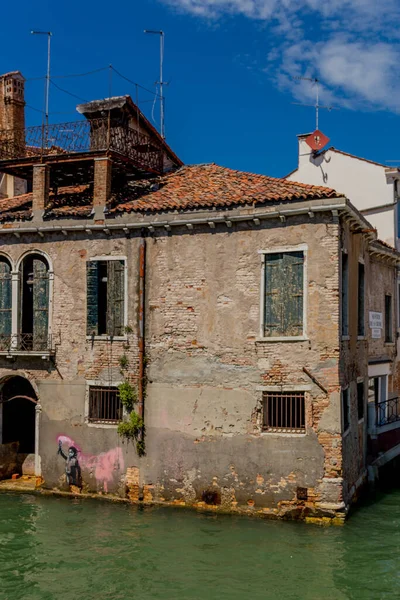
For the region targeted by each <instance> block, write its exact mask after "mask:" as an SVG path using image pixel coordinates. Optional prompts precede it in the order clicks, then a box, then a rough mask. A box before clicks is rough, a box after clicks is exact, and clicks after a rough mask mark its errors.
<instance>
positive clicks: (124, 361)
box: [119, 354, 129, 370]
mask: <svg viewBox="0 0 400 600" xmlns="http://www.w3.org/2000/svg"><path fill="white" fill-rule="evenodd" d="M128 365H129V360H128V357H127V355H126V354H123V355H122V356H120V359H119V366H120V367H121V369H122V370H125V369H126V368H127V367H128Z"/></svg>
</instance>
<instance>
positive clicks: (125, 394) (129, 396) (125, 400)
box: [118, 381, 137, 411]
mask: <svg viewBox="0 0 400 600" xmlns="http://www.w3.org/2000/svg"><path fill="white" fill-rule="evenodd" d="M118 391H119V397H120V399H121V402H122V404H123V406H125V408H126V410H128V411H130V410H132V408H133V405H134V404H135V403H136V402H137V390H136V389H135V388H134V387H132V386H131V384H130V383H129V381H124V382H123V383H121V384H120V385H119V386H118Z"/></svg>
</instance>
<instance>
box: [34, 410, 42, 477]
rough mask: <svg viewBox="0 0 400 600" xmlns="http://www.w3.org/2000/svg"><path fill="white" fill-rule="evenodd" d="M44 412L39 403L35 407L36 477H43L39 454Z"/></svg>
mask: <svg viewBox="0 0 400 600" xmlns="http://www.w3.org/2000/svg"><path fill="white" fill-rule="evenodd" d="M41 412H42V407H41V405H40V403H39V402H38V403H37V404H36V406H35V476H36V477H41V476H42V466H41V464H40V454H39V447H40V446H39V434H40V413H41Z"/></svg>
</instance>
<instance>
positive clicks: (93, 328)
mask: <svg viewBox="0 0 400 600" xmlns="http://www.w3.org/2000/svg"><path fill="white" fill-rule="evenodd" d="M98 290H99V263H98V262H97V261H96V260H91V261H88V262H87V263H86V297H87V312H86V334H87V335H98V332H99V300H98Z"/></svg>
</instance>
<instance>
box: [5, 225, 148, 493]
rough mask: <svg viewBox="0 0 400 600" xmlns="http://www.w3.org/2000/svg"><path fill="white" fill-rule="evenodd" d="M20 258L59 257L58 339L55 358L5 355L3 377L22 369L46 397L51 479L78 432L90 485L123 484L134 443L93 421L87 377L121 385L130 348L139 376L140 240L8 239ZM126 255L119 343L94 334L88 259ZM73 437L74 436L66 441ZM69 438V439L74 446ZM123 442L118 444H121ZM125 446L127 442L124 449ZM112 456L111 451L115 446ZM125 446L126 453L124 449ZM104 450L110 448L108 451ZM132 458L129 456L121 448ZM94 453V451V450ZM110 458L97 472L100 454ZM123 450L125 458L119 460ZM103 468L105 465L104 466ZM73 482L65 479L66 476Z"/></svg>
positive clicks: (43, 443) (59, 477)
mask: <svg viewBox="0 0 400 600" xmlns="http://www.w3.org/2000/svg"><path fill="white" fill-rule="evenodd" d="M0 250H1V252H2V253H5V254H6V255H7V256H8V257H10V259H11V260H12V262H13V264H14V265H16V264H17V261H18V260H19V258H20V257H21V256H22V255H23V254H24V253H25V252H27V251H29V250H30V251H34V250H40V251H43V252H45V253H46V254H47V256H48V257H49V258H50V260H51V261H52V264H53V270H54V290H53V292H54V293H53V299H52V300H53V302H52V304H53V306H52V316H53V318H52V335H53V340H54V343H55V346H56V357H55V364H54V363H53V361H48V360H44V359H42V358H40V357H37V358H32V357H18V358H16V360H15V362H13V361H11V360H10V359H7V358H6V357H4V356H2V357H0V378H2V377H4V376H5V375H9V374H14V375H22V376H25V377H27V378H28V379H29V381H31V382H32V383H33V384H34V387H35V388H36V390H37V395H38V398H39V400H40V404H41V407H42V412H41V415H40V448H39V450H40V455H41V462H42V472H43V475H44V478H45V481H46V485H49V486H56V485H60V484H61V483H62V482H63V481H64V480H65V476H64V471H65V465H64V461H63V459H62V458H61V457H60V456H58V455H57V444H58V439H59V436H64V437H65V438H67V437H68V438H69V439H70V440H73V441H74V443H75V445H76V446H77V447H79V448H80V450H81V453H82V454H83V455H85V456H86V459H84V461H83V464H82V460H81V461H80V462H81V466H82V469H83V471H84V473H83V480H84V483H85V484H86V486H88V487H89V488H91V489H94V490H99V491H112V490H116V489H118V488H119V487H120V485H121V477H123V476H124V473H125V463H127V464H128V463H129V461H130V460H131V459H129V456H135V453H134V451H133V448H132V447H130V448H128V447H127V446H126V445H125V446H124V445H123V444H121V440H120V439H119V437H118V435H117V433H116V427H114V426H111V427H110V426H107V427H104V426H95V425H90V426H88V424H87V414H86V412H87V411H86V404H87V394H88V390H87V382H89V381H90V382H91V383H96V384H98V385H118V383H120V382H121V381H122V380H123V377H122V375H121V372H120V371H121V368H120V364H119V359H120V357H121V356H122V355H123V354H125V355H126V356H127V358H128V361H129V368H128V370H127V372H126V375H127V377H128V379H130V380H132V381H133V382H135V381H136V379H137V370H138V353H137V335H136V331H137V326H136V325H137V284H138V277H137V272H138V265H137V263H138V240H137V239H127V238H126V237H121V238H114V239H110V238H108V237H106V236H103V237H96V239H91V238H89V239H84V238H79V237H77V236H74V237H72V236H71V237H68V238H65V237H64V236H57V235H56V236H52V237H51V238H50V239H49V241H47V242H46V241H43V242H42V243H37V240H31V239H26V238H25V239H24V243H21V242H20V241H19V242H17V241H14V240H12V239H11V238H10V239H8V240H6V241H5V243H3V244H2V246H1V248H0ZM103 255H114V256H126V258H127V265H128V297H129V310H128V325H129V326H130V327H131V328H132V330H133V331H132V333H129V334H127V335H126V336H125V338H126V339H124V340H121V341H117V340H114V341H113V342H112V343H111V342H110V341H109V340H108V341H107V340H106V339H103V340H100V339H96V340H94V341H93V340H91V339H87V337H86V261H87V260H89V259H90V258H91V257H94V256H103ZM65 444H67V441H66V442H65ZM67 447H68V446H67V445H65V446H64V448H65V449H67ZM116 449H117V450H116ZM122 449H123V450H122ZM114 450H115V452H114V455H113V456H114V458H115V457H116V458H115V460H111V457H110V455H108V454H107V452H109V451H114ZM120 452H121V453H122V454H120ZM104 453H106V456H105V457H104ZM124 455H125V456H126V457H127V458H123V459H121V456H122V457H123V456H124ZM87 456H89V457H90V460H89V458H87ZM95 456H100V458H99V459H98V460H99V461H100V462H101V461H103V462H104V461H107V460H108V461H109V462H108V471H107V473H108V474H107V477H104V471H103V472H102V473H100V474H101V475H102V476H101V477H96V476H95V472H96V468H93V464H97V463H96V460H97V459H95V458H94V457H95ZM117 458H118V460H117ZM98 474H99V472H98ZM64 486H65V483H64Z"/></svg>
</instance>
